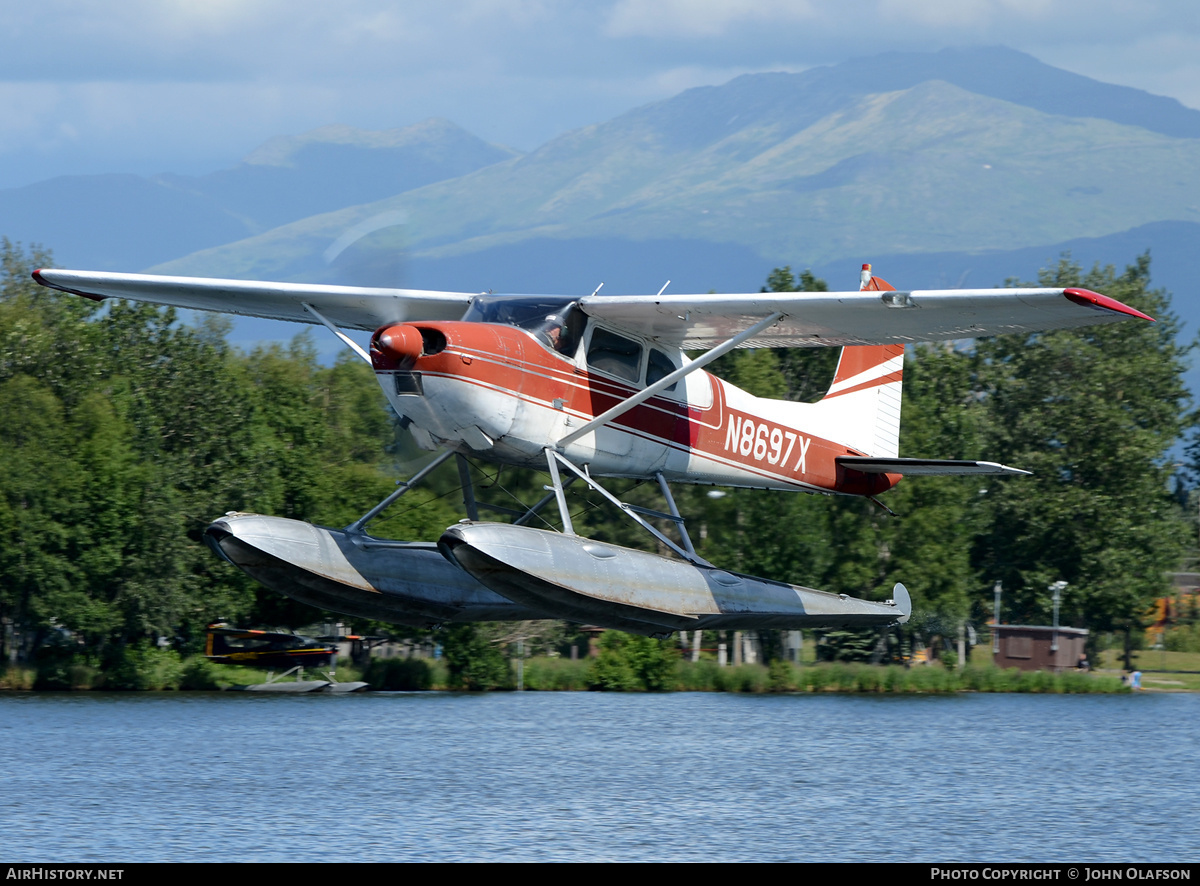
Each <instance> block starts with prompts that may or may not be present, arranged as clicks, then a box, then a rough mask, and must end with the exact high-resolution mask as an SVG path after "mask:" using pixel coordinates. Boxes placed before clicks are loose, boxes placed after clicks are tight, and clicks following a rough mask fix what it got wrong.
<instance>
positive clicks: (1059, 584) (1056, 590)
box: [1050, 581, 1067, 652]
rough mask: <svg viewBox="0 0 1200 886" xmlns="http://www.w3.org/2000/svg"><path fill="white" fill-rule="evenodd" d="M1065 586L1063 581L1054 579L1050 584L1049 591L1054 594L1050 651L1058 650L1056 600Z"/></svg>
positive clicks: (1060, 596) (1059, 597)
mask: <svg viewBox="0 0 1200 886" xmlns="http://www.w3.org/2000/svg"><path fill="white" fill-rule="evenodd" d="M1066 586H1067V583H1066V582H1065V581H1056V582H1055V583H1054V584H1052V585H1050V592H1051V593H1053V594H1054V636H1053V639H1052V640H1051V641H1050V651H1051V652H1058V601H1059V600H1060V599H1061V598H1062V592H1063V589H1064V588H1066Z"/></svg>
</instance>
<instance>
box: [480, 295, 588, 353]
mask: <svg viewBox="0 0 1200 886" xmlns="http://www.w3.org/2000/svg"><path fill="white" fill-rule="evenodd" d="M463 320H466V321H468V322H474V323H503V324H504V325H505V326H515V327H517V328H518V329H524V330H526V331H528V332H532V333H533V334H534V337H535V338H537V340H538V341H540V342H541V343H542V344H543V345H545V346H546V347H548V348H550V349H552V350H555V351H557V352H558V353H560V354H563V355H565V356H567V357H574V356H575V351H576V350H578V348H579V340H580V339H581V338H582V337H583V328H584V326H586V325H587V316H586V315H585V314H584V313H583V311H581V310H579V306H578V304H576V302H575V301H573V300H572V299H569V298H552V297H548V296H544V295H481V296H479V297H478V298H476V299H475V300H474V301H473V302H471V307H470V308H468V309H467V313H466V314H465V315H464V316H463Z"/></svg>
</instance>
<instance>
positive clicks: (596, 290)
mask: <svg viewBox="0 0 1200 886" xmlns="http://www.w3.org/2000/svg"><path fill="white" fill-rule="evenodd" d="M603 288H604V281H603V280H601V281H600V285H599V286H597V287H596V288H595V290H594V291H593V292H592V295H595V294H596V293H597V292H599V291H600V290H601V289H603Z"/></svg>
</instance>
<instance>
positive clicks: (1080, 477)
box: [0, 241, 1190, 685]
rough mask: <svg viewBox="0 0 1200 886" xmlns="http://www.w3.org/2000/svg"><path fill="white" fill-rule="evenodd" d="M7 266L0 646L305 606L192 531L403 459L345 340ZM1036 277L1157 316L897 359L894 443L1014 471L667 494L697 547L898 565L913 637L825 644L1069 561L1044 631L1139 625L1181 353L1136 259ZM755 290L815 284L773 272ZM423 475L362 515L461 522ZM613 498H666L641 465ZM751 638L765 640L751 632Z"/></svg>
mask: <svg viewBox="0 0 1200 886" xmlns="http://www.w3.org/2000/svg"><path fill="white" fill-rule="evenodd" d="M0 260H2V268H0V620H2V623H3V626H4V635H3V638H2V643H3V650H2V652H3V656H4V660H5V661H6V662H11V661H32V660H35V659H36V658H38V656H39V655H40V656H50V655H59V656H62V655H71V656H87V657H88V658H89V660H90V661H92V662H93V663H94V664H96V665H97V666H99V667H105V666H106V663H107V662H111V661H117V662H120V661H123V660H125V659H126V658H127V657H128V655H129V654H130V653H129V650H131V649H134V650H144V649H146V648H150V647H154V646H160V645H163V644H167V645H172V646H174V647H175V648H177V649H179V650H180V651H181V652H195V651H197V650H198V649H199V648H200V645H201V643H202V641H203V627H204V625H206V624H207V623H209V622H211V621H213V620H214V619H216V618H227V619H230V620H234V621H240V622H244V623H257V624H263V625H275V626H299V625H301V624H306V623H311V622H313V621H317V620H323V619H324V618H326V617H327V616H324V615H323V614H322V613H319V612H318V611H316V610H312V609H308V608H306V607H302V606H299V605H298V604H294V603H292V602H291V601H288V600H286V599H284V598H282V597H280V596H279V595H277V594H275V593H273V592H270V591H267V590H265V589H263V588H261V587H259V586H258V585H256V584H255V583H254V582H252V581H250V580H249V579H248V578H246V577H244V576H243V575H242V574H241V573H240V572H239V571H237V570H236V569H234V568H233V567H231V566H229V565H227V564H225V563H223V562H221V561H220V560H218V559H217V558H216V557H215V556H214V555H213V554H212V553H211V552H210V551H209V550H208V549H207V548H206V547H205V546H204V544H203V543H202V541H201V532H202V531H203V528H204V526H205V525H206V524H207V523H208V522H209V521H210V520H212V519H213V518H214V517H215V516H217V515H219V514H221V513H223V512H225V511H229V510H250V511H258V512H261V513H268V514H276V515H281V516H287V517H295V518H299V519H304V520H310V521H313V522H317V523H322V524H326V525H333V526H340V525H345V524H347V523H349V522H351V521H352V520H354V519H355V518H357V517H358V516H360V515H361V514H362V513H363V512H364V511H365V510H366V509H367V508H368V507H370V506H371V505H372V504H374V503H375V502H376V501H378V500H379V499H381V498H382V497H383V496H384V495H386V494H387V493H388V492H389V491H390V490H392V489H393V488H394V484H395V481H396V480H397V479H398V478H399V477H401V476H405V475H406V474H407V473H410V472H411V469H412V467H411V462H410V461H409V460H410V459H411V458H412V457H413V455H414V453H413V451H412V448H411V442H410V441H409V440H408V437H407V434H406V433H405V432H403V431H401V430H399V428H398V425H397V423H396V422H395V420H394V419H395V417H394V415H391V414H390V413H389V411H388V407H387V406H386V403H385V402H384V399H383V398H382V397H381V396H380V395H379V392H378V390H377V386H376V383H375V381H374V379H373V377H372V375H371V373H370V371H369V369H368V368H367V367H365V366H364V365H362V363H361V362H360V361H358V360H357V359H356V358H352V357H350V356H347V357H346V358H344V359H340V360H338V361H337V362H336V363H335V364H334V365H333V366H322V365H320V363H319V362H318V360H317V356H316V351H315V348H314V346H313V342H312V339H311V337H309V336H300V337H298V338H296V339H295V340H293V341H292V342H291V344H290V345H288V346H286V347H282V346H277V345H272V346H264V347H260V348H256V349H255V350H253V351H252V352H250V353H242V352H240V351H238V350H236V349H234V348H231V347H230V346H229V345H228V344H227V342H226V333H227V331H228V323H227V321H225V320H223V319H221V318H217V317H211V316H208V317H204V318H203V319H201V320H200V321H198V323H197V325H189V324H186V323H180V322H179V321H178V318H177V317H176V315H175V313H174V312H173V311H171V310H167V309H159V308H154V307H150V306H145V305H134V304H128V303H95V302H91V301H88V300H86V299H82V298H78V297H75V296H69V295H62V294H59V293H55V292H53V291H50V290H48V289H45V288H42V287H39V286H37V285H36V284H34V283H33V281H32V280H31V279H30V277H29V274H30V271H31V270H32V269H33V268H35V267H38V266H48V265H50V264H52V262H51V259H50V257H49V255H48V254H45V253H42V252H39V251H38V250H30V251H26V250H23V249H21V248H19V247H18V246H15V245H13V244H11V243H9V242H8V241H3V244H2V247H0ZM1040 282H1041V283H1042V284H1044V285H1052V286H1068V285H1071V286H1084V287H1086V288H1089V289H1094V290H1096V291H1099V292H1104V293H1106V294H1108V295H1111V296H1113V297H1115V298H1118V299H1120V300H1121V301H1124V302H1126V303H1128V304H1131V305H1133V306H1134V307H1136V308H1138V309H1140V310H1142V311H1145V312H1146V313H1148V314H1150V315H1151V316H1154V317H1157V318H1158V321H1159V322H1158V323H1156V324H1149V323H1143V322H1136V321H1129V322H1124V323H1119V324H1114V325H1109V326H1103V327H1095V328H1090V329H1084V330H1078V331H1071V332H1055V333H1045V334H1040V335H1033V336H1012V337H999V338H995V339H990V340H986V341H980V342H978V343H976V344H975V346H974V347H973V348H970V349H967V348H954V347H950V346H921V347H918V348H916V349H915V350H912V351H911V352H910V353H909V354H908V356H907V359H906V366H905V388H904V394H905V399H904V421H903V430H902V437H901V452H902V454H903V455H906V456H914V457H930V458H964V459H972V458H985V459H988V460H993V461H1001V462H1004V463H1007V464H1011V465H1014V466H1017V467H1022V468H1026V469H1029V470H1032V471H1033V472H1034V475H1033V476H1032V477H1024V478H990V477H988V478H909V479H907V480H905V481H904V482H903V483H901V484H900V485H899V487H897V489H896V490H894V491H893V492H890V493H888V494H887V495H886V496H885V497H884V498H883V499H882V501H883V503H884V504H886V505H887V506H888V507H889V508H891V509H892V510H893V511H894V512H895V513H896V514H897V516H895V517H892V516H889V515H888V514H887V513H886V512H885V510H884V509H882V508H880V507H879V506H877V505H876V504H874V503H872V502H870V501H865V500H858V499H842V498H829V497H823V496H805V495H791V494H782V493H769V492H754V491H747V490H727V491H725V494H724V495H722V496H719V497H714V496H712V495H710V494H709V493H710V492H711V490H709V489H707V488H685V489H680V490H678V491H677V494H678V497H679V499H680V505H681V509H682V510H683V512H684V514H685V515H686V516H687V517H688V525H689V528H690V530H691V532H692V535H693V539H694V540H695V541H696V542H697V546H698V549H699V551H700V553H701V554H702V555H703V556H705V557H706V558H708V559H710V560H712V561H713V562H715V563H717V564H719V565H721V566H723V567H725V568H729V569H735V570H738V571H742V572H748V573H752V574H755V575H761V576H767V577H770V578H774V579H780V580H786V581H791V582H795V583H799V584H805V585H808V586H810V587H816V588H821V589H824V590H830V591H834V592H842V593H848V594H852V595H855V596H863V597H875V598H882V597H886V596H888V595H889V593H890V588H891V586H892V584H893V583H894V582H895V581H903V582H904V583H905V584H906V585H907V586H908V587H909V589H910V591H911V592H912V595H913V600H914V605H915V611H916V615H915V617H914V619H913V622H912V623H911V625H910V626H909V627H908V628H907V629H906V632H893V633H891V634H889V635H885V637H884V638H883V640H882V641H881V640H880V638H879V637H877V636H875V635H871V636H869V637H866V638H862V637H859V638H853V637H845V638H841V639H840V640H839V638H836V637H832V638H827V639H828V643H827V645H829V646H830V647H831V648H834V647H838V644H839V643H840V644H841V646H840V647H838V648H844V649H846V650H852V651H853V650H861V649H862V648H864V647H865V648H866V649H867V651H868V652H870V651H871V649H872V648H875V649H876V650H879V649H883V651H884V652H886V651H887V650H886V649H885V648H884V645H885V644H886V643H892V644H893V645H895V644H899V643H902V642H906V641H905V637H906V636H912V635H914V634H915V635H917V636H920V637H922V638H932V637H933V636H935V635H941V636H950V635H951V634H952V633H953V632H955V631H957V630H958V629H959V626H961V625H964V624H970V623H973V624H976V625H979V624H982V623H983V622H984V621H985V620H986V619H987V618H989V617H990V614H991V600H992V586H993V584H994V583H995V582H996V581H1000V582H1001V583H1002V585H1003V589H1004V610H1003V617H1004V620H1005V621H1007V622H1010V623H1021V622H1025V623H1045V622H1047V621H1048V619H1049V617H1050V605H1051V604H1050V592H1049V590H1048V588H1049V586H1050V584H1052V583H1053V582H1055V581H1066V582H1068V585H1067V588H1066V590H1065V591H1064V593H1063V603H1062V609H1061V615H1060V621H1061V623H1062V624H1064V625H1078V626H1084V627H1088V628H1091V629H1092V630H1093V631H1112V630H1124V631H1129V632H1133V631H1136V629H1137V628H1138V627H1139V626H1140V625H1141V622H1142V619H1143V616H1144V614H1145V612H1146V610H1147V607H1148V606H1149V604H1150V601H1151V600H1152V599H1153V598H1154V597H1156V596H1158V595H1160V594H1161V593H1164V592H1165V591H1166V590H1167V587H1168V584H1167V578H1166V573H1167V572H1168V571H1170V570H1173V569H1175V568H1177V567H1178V565H1179V563H1180V561H1181V557H1182V555H1183V552H1184V550H1185V548H1186V546H1187V544H1188V539H1189V537H1190V536H1189V527H1190V524H1189V521H1188V519H1187V517H1186V516H1185V515H1184V512H1183V510H1182V508H1181V507H1180V505H1179V504H1178V502H1176V501H1175V500H1173V499H1172V497H1171V495H1170V494H1169V492H1168V479H1169V475H1170V474H1171V471H1172V466H1171V465H1170V464H1168V463H1167V461H1166V453H1167V451H1168V449H1169V448H1170V447H1171V446H1172V445H1173V444H1174V443H1175V441H1176V440H1177V439H1179V437H1180V435H1181V434H1183V433H1184V432H1185V430H1186V429H1187V427H1188V423H1189V422H1190V417H1189V414H1188V411H1187V406H1188V401H1187V394H1186V391H1185V389H1184V386H1183V383H1182V380H1181V373H1182V369H1183V358H1184V353H1183V351H1182V349H1181V348H1180V346H1179V345H1178V344H1177V343H1176V337H1175V336H1176V331H1177V330H1176V324H1175V322H1174V319H1173V316H1172V314H1171V312H1170V305H1169V300H1168V297H1167V295H1166V294H1165V293H1163V292H1161V291H1155V290H1151V289H1150V288H1149V260H1148V258H1146V257H1142V258H1140V259H1138V260H1137V261H1136V262H1135V263H1134V264H1133V265H1131V266H1130V267H1129V268H1127V269H1126V270H1125V271H1124V272H1122V273H1120V274H1118V273H1116V272H1115V271H1114V270H1113V269H1112V268H1096V269H1093V270H1092V271H1090V272H1087V273H1084V272H1083V271H1082V270H1081V269H1080V268H1078V267H1076V266H1074V265H1072V264H1071V263H1070V262H1068V261H1064V262H1062V263H1061V264H1060V265H1059V266H1058V267H1057V268H1054V269H1051V270H1050V271H1048V272H1045V273H1044V274H1043V275H1042V278H1041V280H1040ZM768 286H769V287H770V288H772V289H776V290H791V289H821V288H824V284H823V283H822V281H819V280H815V279H813V278H812V277H811V275H801V276H800V277H799V278H796V277H794V276H793V275H792V273H791V271H790V270H789V269H786V268H781V269H777V270H776V271H775V272H773V273H772V275H771V276H770V278H769V279H768ZM835 359H836V356H835V355H834V354H832V353H829V352H825V351H804V350H792V351H765V350H764V351H738V352H735V353H733V354H732V355H729V356H727V357H725V358H723V359H722V361H720V366H719V371H720V372H721V373H723V374H724V375H725V376H726V377H727V378H729V379H730V380H732V381H733V382H735V383H737V384H739V385H741V386H743V387H746V388H747V389H749V390H751V391H753V392H754V393H756V394H759V395H762V396H777V397H791V398H795V399H811V398H813V397H814V396H817V397H819V396H820V394H821V393H822V392H823V391H824V388H825V387H826V386H827V385H828V380H829V377H830V376H831V374H832V371H833V363H834V360H835ZM450 473H451V474H452V473H453V472H452V471H451V472H450ZM478 479H480V480H481V481H482V482H481V486H482V487H487V488H484V489H481V495H487V494H489V488H490V490H491V494H496V495H500V494H503V495H504V496H508V495H510V494H511V495H516V496H518V497H521V496H522V495H526V494H531V495H533V497H536V496H538V495H540V494H541V484H542V480H541V478H537V477H533V476H526V477H522V476H519V475H518V472H514V471H500V472H497V470H496V469H495V468H494V467H489V466H480V468H479V470H478ZM439 482H444V484H445V485H441V486H439V485H437V484H435V485H433V486H432V487H430V488H428V489H421V490H417V491H415V492H414V493H411V494H410V495H409V496H406V497H405V499H403V500H402V501H401V503H399V504H398V505H396V506H395V507H394V508H393V509H392V510H391V511H389V512H387V513H386V514H385V515H384V517H383V518H380V519H379V520H378V521H376V522H375V523H373V524H372V527H371V528H372V531H373V532H375V533H377V534H379V535H387V536H389V537H395V538H424V539H428V538H435V537H436V536H437V535H438V534H439V533H440V532H441V531H442V530H443V529H444V528H445V527H446V526H447V525H449V524H450V523H452V522H454V521H455V520H457V519H458V518H459V517H460V516H461V513H460V511H459V510H458V509H457V508H456V502H457V500H458V498H457V496H456V495H455V494H454V493H455V490H454V489H453V486H452V484H453V480H452V479H451V478H450V477H447V478H446V479H445V480H444V481H439ZM629 485H630V487H632V486H634V485H635V484H629ZM622 495H624V496H625V497H626V498H627V499H628V500H630V501H633V502H635V503H643V504H647V505H650V506H652V507H661V503H660V502H659V501H658V500H657V490H656V489H655V488H653V484H646V485H644V486H643V487H641V488H626V489H623V490H622ZM573 500H574V502H575V505H576V508H577V509H578V510H579V519H578V521H577V523H576V525H577V528H579V529H581V531H582V530H585V531H587V532H588V533H589V534H591V535H594V536H596V537H599V538H601V539H605V540H610V541H613V542H618V543H623V544H629V545H633V546H646V544H647V539H648V537H643V534H642V533H641V532H640V530H637V529H636V527H633V525H632V524H631V523H629V521H627V520H624V518H621V519H618V518H617V517H616V516H614V515H613V513H612V512H611V511H610V509H608V508H606V507H601V506H599V502H598V501H597V500H595V499H594V497H591V496H588V495H587V494H586V493H576V495H575V497H574V499H573ZM504 503H507V504H512V502H511V501H507V502H504ZM357 627H359V628H360V629H363V628H365V629H375V630H380V629H384V628H385V626H381V625H363V624H359V625H357ZM392 630H393V631H395V632H397V634H399V635H406V634H411V633H413V632H411V631H408V630H407V629H403V628H398V627H393V628H392ZM572 633H573V632H572V631H571V630H570V629H569V628H567V627H566V626H563V625H554V624H546V625H541V626H536V625H531V626H528V630H524V631H523V632H522V631H516V632H514V630H513V629H511V626H510V627H508V628H503V627H501V626H480V627H478V628H469V627H468V628H457V629H454V630H452V631H445V632H442V635H441V639H442V641H443V642H444V645H446V647H447V656H448V657H449V658H452V659H453V660H454V661H455V662H457V664H455V667H456V668H459V669H461V671H462V673H466V674H471V673H489V674H493V675H495V680H493V678H492V677H488V678H487V679H480V680H478V681H476V680H475V679H474V678H470V679H468V678H464V679H463V681H462V684H463V685H473V684H474V683H475V682H478V683H479V684H480V685H484V684H488V683H493V682H496V683H498V682H499V669H500V668H502V667H503V665H502V662H503V661H504V660H505V659H506V658H507V656H506V655H503V654H498V653H500V651H501V648H502V647H504V646H506V645H508V644H511V643H513V642H515V640H517V639H520V640H521V641H522V642H523V643H526V644H527V645H526V649H527V650H528V651H530V652H533V651H537V649H542V650H546V651H552V650H553V649H554V648H555V647H556V644H557V645H562V644H563V643H565V642H566V640H565V639H564V638H567V637H569V636H570V635H571V634H572ZM705 643H706V645H710V644H708V642H707V638H706V641H705ZM712 645H715V644H712ZM764 645H765V648H764V652H765V653H766V654H767V656H768V657H770V656H771V655H772V643H771V641H770V639H769V638H768V639H767V642H766V643H765V644H764ZM849 654H850V653H849V652H848V653H847V655H849ZM472 662H473V663H474V664H472Z"/></svg>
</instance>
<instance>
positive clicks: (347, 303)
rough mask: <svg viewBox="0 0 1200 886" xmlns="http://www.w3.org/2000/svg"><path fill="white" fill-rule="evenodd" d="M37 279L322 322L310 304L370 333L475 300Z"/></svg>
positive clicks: (351, 289) (115, 294)
mask: <svg viewBox="0 0 1200 886" xmlns="http://www.w3.org/2000/svg"><path fill="white" fill-rule="evenodd" d="M33 279H34V280H36V281H37V282H38V283H41V284H42V285H43V286H49V287H50V288H51V289H58V290H61V291H62V292H71V293H74V294H75V295H82V296H84V297H86V298H91V299H97V300H99V299H105V298H127V299H132V300H133V301H144V302H151V303H152V304H156V305H171V306H173V307H177V308H190V309H192V310H197V311H219V312H221V313H224V314H242V315H244V316H247V317H266V318H267V319H270V320H290V321H293V322H297V323H319V322H320V321H319V320H318V319H317V318H316V317H314V316H313V315H312V314H311V313H309V312H308V311H307V310H306V309H305V307H304V305H305V304H306V303H307V304H310V305H312V306H313V307H314V308H316V309H317V310H318V311H319V312H320V313H321V314H323V315H324V316H325V317H327V318H329V320H330V321H331V322H332V323H334V324H335V325H337V326H340V327H342V328H345V329H366V330H375V329H378V328H379V327H380V326H384V325H386V324H388V323H403V322H406V321H409V320H459V319H461V318H462V315H463V313H464V312H465V311H466V310H467V307H468V306H469V305H470V303H471V299H473V298H474V297H475V294H474V293H468V292H428V291H424V290H419V289H374V288H368V287H359V286H326V285H321V284H316V283H260V282H257V281H252V280H216V279H210V278H206V277H160V276H155V275H149V274H106V273H97V272H92V271H60V270H50V269H42V270H38V271H34V272H33Z"/></svg>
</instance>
